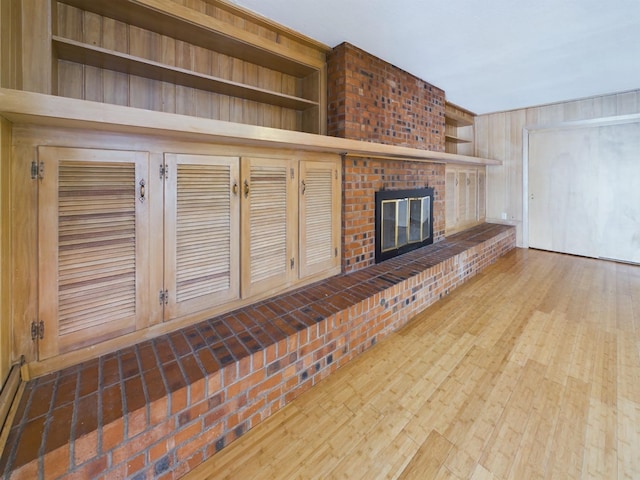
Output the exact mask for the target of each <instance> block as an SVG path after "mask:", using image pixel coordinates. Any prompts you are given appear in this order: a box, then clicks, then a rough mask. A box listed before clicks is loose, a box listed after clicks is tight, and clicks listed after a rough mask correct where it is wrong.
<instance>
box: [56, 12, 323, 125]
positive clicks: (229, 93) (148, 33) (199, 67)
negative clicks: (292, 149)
mask: <svg viewBox="0 0 640 480" xmlns="http://www.w3.org/2000/svg"><path fill="white" fill-rule="evenodd" d="M190 6H191V7H193V8H190V7H187V6H184V5H181V4H180V3H178V2H172V1H164V0H163V1H161V0H108V1H107V0H60V1H58V2H56V3H55V8H54V9H53V10H52V13H51V16H52V18H56V19H57V20H56V21H52V35H51V43H52V48H51V52H52V57H53V62H52V64H53V66H54V74H53V83H54V85H53V86H52V93H54V94H57V95H60V96H65V97H71V98H80V99H85V100H94V101H100V102H104V103H113V104H120V105H128V106H134V107H138V108H146V109H149V110H157V111H166V112H171V113H179V114H185V115H190V116H197V117H204V118H212V119H218V120H227V121H233V122H238V123H246V124H251V125H259V126H268V127H274V128H282V129H286V130H295V131H303V132H308V133H319V134H324V133H325V129H326V127H325V125H326V113H325V111H326V108H325V106H326V94H325V80H324V77H325V75H324V71H325V68H326V66H325V54H326V52H327V51H328V47H326V46H324V45H322V44H320V43H317V42H314V41H313V40H310V39H307V38H305V37H302V36H301V35H299V34H297V33H295V32H291V31H288V30H286V29H283V28H282V27H279V26H276V25H275V24H273V23H272V22H270V21H268V20H267V19H262V18H261V17H257V16H255V15H254V14H251V13H250V12H246V11H244V10H242V9H240V8H238V7H235V6H233V5H230V4H227V3H226V2H221V1H218V0H209V1H204V0H203V1H201V2H191V3H190ZM237 24H243V25H244V26H243V28H239V27H237V26H236V25H237Z"/></svg>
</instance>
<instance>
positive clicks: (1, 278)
mask: <svg viewBox="0 0 640 480" xmlns="http://www.w3.org/2000/svg"><path fill="white" fill-rule="evenodd" d="M10 162H11V124H10V123H9V122H7V121H6V120H5V119H3V118H2V117H0V385H3V384H4V381H5V380H6V378H7V376H8V375H9V370H10V368H11V356H12V354H11V344H12V341H11V297H12V294H11V275H12V268H11V267H12V263H11V197H10V196H9V193H10V192H11V183H10V166H11V163H10Z"/></svg>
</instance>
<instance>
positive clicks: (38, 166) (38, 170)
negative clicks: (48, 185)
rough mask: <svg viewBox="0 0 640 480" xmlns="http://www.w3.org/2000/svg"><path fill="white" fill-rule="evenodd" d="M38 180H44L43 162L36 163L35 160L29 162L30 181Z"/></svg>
mask: <svg viewBox="0 0 640 480" xmlns="http://www.w3.org/2000/svg"><path fill="white" fill-rule="evenodd" d="M36 178H39V179H40V180H42V179H43V178H44V162H40V163H38V162H36V161H35V160H34V161H33V162H31V179H32V180H35V179H36Z"/></svg>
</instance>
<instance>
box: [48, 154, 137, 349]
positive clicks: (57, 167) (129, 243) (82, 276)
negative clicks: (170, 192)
mask: <svg viewBox="0 0 640 480" xmlns="http://www.w3.org/2000/svg"><path fill="white" fill-rule="evenodd" d="M38 155H39V162H40V163H39V165H40V173H39V177H40V180H39V182H40V185H39V188H38V227H39V232H38V235H39V238H40V241H39V264H40V276H39V306H40V311H39V320H40V322H43V323H42V324H41V325H43V326H46V330H47V334H46V335H42V339H41V340H40V343H39V355H40V358H41V359H44V358H48V357H51V356H54V355H57V354H59V353H64V352H66V351H70V350H75V349H77V348H79V347H82V346H84V345H87V344H91V343H98V342H100V341H104V340H107V339H109V338H113V337H116V336H119V335H123V334H125V333H128V332H132V331H133V330H136V329H139V328H142V327H144V326H146V324H147V321H148V301H149V298H148V293H149V288H148V271H149V268H148V262H149V257H148V255H146V251H147V250H148V248H149V222H148V212H149V201H148V191H147V190H146V182H147V181H148V174H149V159H148V154H147V153H146V152H134V151H112V150H96V149H82V148H57V147H41V148H40V149H39V151H38ZM38 323H39V322H38ZM37 328H38V327H37ZM40 328H42V327H40ZM37 335H41V333H39V332H38V333H37Z"/></svg>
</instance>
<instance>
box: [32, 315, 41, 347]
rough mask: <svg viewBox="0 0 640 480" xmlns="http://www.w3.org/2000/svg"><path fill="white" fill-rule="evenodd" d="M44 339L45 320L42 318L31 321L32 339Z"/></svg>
mask: <svg viewBox="0 0 640 480" xmlns="http://www.w3.org/2000/svg"><path fill="white" fill-rule="evenodd" d="M42 339H44V322H43V321H42V320H40V321H39V322H37V321H36V322H31V340H32V341H34V342H35V341H36V340H42Z"/></svg>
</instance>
